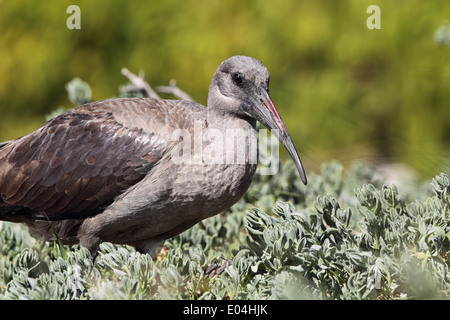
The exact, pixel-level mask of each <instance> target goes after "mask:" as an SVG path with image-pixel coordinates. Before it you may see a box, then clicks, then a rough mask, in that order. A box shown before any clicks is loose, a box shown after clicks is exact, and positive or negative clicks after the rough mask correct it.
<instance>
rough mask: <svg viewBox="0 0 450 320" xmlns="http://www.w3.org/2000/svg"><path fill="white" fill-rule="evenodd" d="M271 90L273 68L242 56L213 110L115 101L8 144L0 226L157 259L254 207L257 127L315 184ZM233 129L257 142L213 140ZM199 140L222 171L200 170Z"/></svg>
mask: <svg viewBox="0 0 450 320" xmlns="http://www.w3.org/2000/svg"><path fill="white" fill-rule="evenodd" d="M268 85H269V73H268V71H267V69H266V68H265V67H264V65H263V64H262V63H260V62H259V61H257V60H255V59H252V58H249V57H244V56H234V57H231V58H229V59H227V60H225V61H224V62H223V63H222V64H221V65H220V66H219V68H218V69H217V71H216V73H215V74H214V77H213V79H212V82H211V85H210V88H209V94H208V108H205V107H204V106H202V105H200V104H197V103H193V102H187V101H179V100H156V99H149V98H123V99H110V100H104V101H99V102H93V103H89V104H86V105H83V106H80V107H77V108H74V109H72V110H69V111H67V112H65V113H64V114H62V115H60V116H58V117H56V118H54V119H52V120H50V121H49V122H47V123H46V124H45V125H44V126H43V127H41V128H40V129H38V130H36V131H35V132H33V133H30V134H28V135H26V136H24V137H21V138H18V139H16V140H12V141H8V142H4V143H2V144H0V220H6V221H12V222H22V223H25V224H27V225H28V227H29V228H30V230H31V232H32V233H33V234H35V235H37V236H39V237H41V238H43V239H44V240H48V241H51V240H55V236H54V232H53V231H52V228H51V226H50V222H49V221H48V220H50V221H51V224H52V225H53V227H54V228H55V230H56V231H57V233H58V236H59V237H60V238H61V239H62V241H63V243H66V244H77V243H80V244H81V245H82V246H84V247H86V248H88V249H89V250H90V251H91V252H92V254H93V255H94V256H95V255H96V252H97V250H98V246H99V244H100V243H101V242H102V241H109V242H112V243H117V244H128V245H132V246H134V247H136V248H137V249H138V250H140V251H142V252H149V253H152V251H154V250H155V249H156V248H157V247H158V246H159V245H160V244H161V242H163V241H164V240H165V239H167V238H170V237H172V236H175V235H177V234H179V233H181V232H183V231H184V230H186V229H188V228H190V227H192V226H193V225H195V224H196V223H198V222H199V221H201V220H203V219H205V218H207V217H210V216H213V215H215V214H218V213H220V212H221V211H223V210H225V209H227V208H229V207H230V206H231V205H233V204H234V203H235V202H237V201H238V200H239V199H240V198H241V197H242V195H243V194H244V193H245V191H246V190H247V189H248V187H249V186H250V183H251V181H252V178H253V175H254V173H255V169H256V163H255V162H254V161H252V159H251V156H252V154H254V152H255V150H254V149H255V148H256V146H257V145H256V143H255V141H254V139H256V137H255V135H254V133H255V124H256V120H258V121H260V122H261V123H262V124H263V125H265V126H266V127H268V128H269V129H271V130H272V129H278V130H279V139H280V141H281V142H282V143H283V144H284V145H285V146H286V148H287V150H288V151H289V153H290V154H291V156H292V157H293V160H294V162H295V164H296V166H297V168H298V171H299V174H300V176H301V178H302V180H303V182H304V183H305V184H306V177H305V174H304V171H303V167H302V164H301V162H300V158H299V157H298V154H297V151H296V150H295V147H294V145H293V143H292V140H291V138H290V137H289V134H288V132H287V130H286V127H285V126H284V124H283V121H282V120H281V118H280V116H279V115H278V112H277V111H276V109H275V106H274V105H273V103H272V101H271V99H270V97H269V93H268V89H269V88H268ZM230 129H233V130H237V131H238V132H239V133H249V132H250V133H253V134H238V135H237V136H236V137H234V138H233V139H236V141H235V143H234V142H233V141H231V142H233V143H230V139H228V141H227V140H226V139H222V140H221V139H218V138H217V136H216V138H208V137H205V136H204V135H202V134H204V133H205V132H209V133H211V132H212V133H223V137H225V136H227V135H226V134H225V132H228V131H227V130H230ZM180 132H181V133H184V134H189V135H190V137H192V138H193V140H194V142H193V143H189V144H187V147H186V148H184V147H185V146H186V144H183V143H186V142H188V141H187V139H186V135H185V136H183V137H182V138H181V135H177V134H176V133H180ZM199 132H200V134H201V135H200V137H201V142H202V143H203V144H202V148H203V149H201V150H203V151H205V150H208V152H209V155H212V156H213V158H214V159H215V161H209V158H207V157H203V158H202V157H201V156H202V154H200V160H199V158H198V156H199V155H198V154H197V153H198V152H197V151H198V149H196V148H198V145H196V142H195V139H196V137H197V138H198V134H199ZM196 135H197V136H196ZM185 140H186V141H185ZM189 142H192V141H189ZM197 142H198V140H197ZM230 145H231V148H232V149H233V150H237V149H239V145H244V146H245V147H246V148H244V149H239V150H244V151H243V153H242V152H241V153H242V154H241V155H242V156H243V158H242V159H243V160H242V159H241V161H237V155H238V153H236V154H234V158H233V157H232V160H234V161H230V158H227V155H228V153H227V150H228V149H227V148H230ZM180 146H184V147H183V148H180ZM180 150H181V151H182V152H181V153H180ZM186 151H189V152H192V154H191V155H192V157H191V158H186V159H190V160H191V161H190V162H189V161H180V158H179V157H178V156H180V154H183V155H185V154H187V155H189V152H186ZM196 152H197V153H196ZM196 157H197V158H196ZM183 159H185V158H183Z"/></svg>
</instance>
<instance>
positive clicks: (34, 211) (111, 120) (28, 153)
mask: <svg viewBox="0 0 450 320" xmlns="http://www.w3.org/2000/svg"><path fill="white" fill-rule="evenodd" d="M111 101H113V100H111ZM111 101H109V102H108V100H106V101H105V102H101V103H98V102H97V103H95V104H91V105H87V106H82V107H79V108H75V109H72V110H70V111H69V112H66V113H64V114H62V115H60V116H59V117H57V118H54V119H52V120H50V121H49V122H47V123H46V124H45V125H44V126H43V127H41V128H40V129H38V130H37V131H35V132H33V133H31V134H29V135H26V136H24V137H22V138H19V139H16V140H13V141H10V142H7V143H3V144H0V216H3V218H4V217H5V215H10V216H9V218H8V217H6V220H11V221H15V220H14V218H13V216H14V215H16V216H17V218H18V219H16V220H17V221H20V216H21V215H27V216H30V215H32V216H33V217H35V218H45V216H48V217H49V218H50V219H55V220H56V219H65V218H83V217H87V216H91V215H94V214H96V213H98V212H99V211H100V210H102V208H104V207H105V206H107V205H109V204H110V203H112V202H113V200H114V198H115V197H116V196H117V195H119V194H121V193H122V192H123V191H124V190H126V189H127V188H129V187H130V186H132V185H134V184H135V183H137V182H138V181H140V180H141V179H142V178H143V177H144V176H145V175H146V174H147V173H148V172H149V171H150V170H151V169H152V167H153V166H154V165H155V164H156V163H157V162H158V161H159V160H160V159H161V158H162V156H163V154H164V151H165V148H166V147H167V144H168V141H167V139H166V137H163V136H161V135H159V134H158V133H157V132H158V130H157V129H156V130H153V131H152V130H150V129H149V128H147V129H145V128H142V127H141V128H139V127H137V126H135V125H133V123H132V121H127V120H117V118H116V117H115V116H114V112H116V111H117V110H118V109H117V108H122V109H121V110H120V113H122V114H125V113H126V114H127V115H128V117H129V118H130V119H133V118H136V117H142V116H143V114H144V113H145V112H144V113H142V114H136V111H135V110H138V109H139V103H138V102H136V101H135V100H132V99H129V100H126V99H124V100H122V101H120V103H119V102H117V101H115V102H114V101H113V102H111ZM130 101H131V102H130ZM149 101H150V100H149ZM147 102H148V101H147ZM148 103H149V104H150V105H151V101H150V102H148ZM130 106H131V108H130ZM147 107H148V106H143V107H142V108H143V109H148V110H150V111H151V112H147V114H148V115H149V117H151V116H155V115H157V114H158V112H159V113H161V112H163V111H164V110H160V111H158V110H157V108H156V107H158V106H156V107H155V108H153V109H151V108H147ZM142 108H141V109H142ZM133 110H134V111H133ZM133 113H135V114H133ZM161 118H162V119H163V120H164V117H161ZM150 120H151V119H150ZM141 121H142V119H141ZM44 213H45V215H44ZM0 218H2V217H0Z"/></svg>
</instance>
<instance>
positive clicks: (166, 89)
mask: <svg viewBox="0 0 450 320" xmlns="http://www.w3.org/2000/svg"><path fill="white" fill-rule="evenodd" d="M156 90H157V91H158V92H161V93H168V94H172V95H174V96H175V97H177V98H179V99H181V100H188V101H194V99H192V97H191V96H190V95H188V94H187V93H186V92H184V91H183V90H181V89H180V88H178V87H177V81H176V80H174V79H172V80H170V82H169V85H168V86H159V87H156Z"/></svg>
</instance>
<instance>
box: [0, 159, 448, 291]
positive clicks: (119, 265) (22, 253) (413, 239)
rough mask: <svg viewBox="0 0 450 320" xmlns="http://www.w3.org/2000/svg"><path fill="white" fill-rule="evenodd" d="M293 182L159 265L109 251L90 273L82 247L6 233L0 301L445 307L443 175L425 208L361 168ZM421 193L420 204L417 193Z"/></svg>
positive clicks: (248, 200) (261, 190)
mask: <svg viewBox="0 0 450 320" xmlns="http://www.w3.org/2000/svg"><path fill="white" fill-rule="evenodd" d="M292 176H295V168H293V167H292V166H290V165H283V166H282V168H281V172H280V177H278V178H275V177H272V178H268V177H267V176H256V179H255V180H256V181H255V183H254V184H253V185H252V187H251V188H250V190H249V192H248V193H247V194H246V195H245V197H244V198H243V199H242V200H241V201H239V202H238V203H237V204H236V205H235V206H233V207H232V208H230V209H229V210H227V212H226V213H225V214H223V215H218V216H215V217H212V218H210V219H207V220H205V221H203V222H202V223H200V224H197V225H196V226H194V227H193V228H191V229H189V230H187V231H186V232H184V233H183V234H181V235H179V236H176V237H174V238H172V239H169V240H168V241H166V243H165V247H164V249H163V250H162V251H161V253H160V254H159V255H158V256H157V257H156V258H152V257H151V256H150V255H147V254H140V253H138V252H136V251H135V250H134V249H133V248H131V247H128V246H118V245H113V244H110V243H103V244H102V245H101V246H100V252H99V255H98V257H97V259H96V261H95V263H93V262H92V260H91V258H90V253H89V252H88V251H87V250H86V249H84V248H80V247H79V246H73V247H66V249H67V250H66V251H67V253H66V256H65V257H63V256H61V254H60V249H59V248H58V246H56V245H53V244H45V243H42V242H40V241H38V240H35V239H33V238H32V237H30V236H29V234H28V233H27V231H26V228H24V227H23V226H21V225H15V224H9V223H2V225H1V227H0V228H1V229H0V231H1V232H0V250H1V252H0V298H1V299H410V298H446V297H448V293H449V290H450V272H449V270H448V266H449V258H450V254H449V252H450V223H449V219H450V218H449V217H450V215H449V204H450V180H449V177H448V176H447V175H446V174H440V175H439V176H437V177H436V178H434V179H433V181H432V182H431V183H429V184H428V189H429V190H428V191H427V194H428V196H427V198H426V199H425V200H407V199H414V193H413V188H411V187H410V188H409V189H408V193H407V194H405V193H402V192H401V190H400V188H398V187H396V186H395V185H392V186H388V185H383V184H382V176H380V175H377V174H375V173H374V172H373V171H372V168H370V167H368V166H366V167H364V165H362V164H357V165H355V166H354V167H352V168H350V170H348V172H347V173H344V171H343V170H342V166H341V165H340V164H339V163H336V162H331V163H328V164H324V166H323V168H322V171H321V174H320V175H316V176H314V175H312V177H311V178H310V181H311V183H310V184H309V185H308V188H304V187H303V186H302V185H301V184H298V183H296V182H295V181H296V180H295V179H292ZM283 177H284V178H283ZM358 181H360V182H361V183H360V184H358ZM291 182H292V183H291ZM268 186H269V187H268ZM283 188H284V190H285V191H283ZM270 190H273V193H270V192H271V191H270ZM418 190H420V192H421V194H420V196H421V197H419V196H418V197H416V198H422V196H423V194H422V190H423V186H422V185H421V186H420V187H419V188H418ZM274 194H276V197H274ZM255 199H257V200H256V201H253V200H255ZM255 203H259V204H260V205H261V206H260V207H258V206H255Z"/></svg>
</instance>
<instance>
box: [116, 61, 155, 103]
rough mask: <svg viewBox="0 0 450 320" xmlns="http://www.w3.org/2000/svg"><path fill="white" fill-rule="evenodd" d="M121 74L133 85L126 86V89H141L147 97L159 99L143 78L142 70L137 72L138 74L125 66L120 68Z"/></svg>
mask: <svg viewBox="0 0 450 320" xmlns="http://www.w3.org/2000/svg"><path fill="white" fill-rule="evenodd" d="M121 72H122V74H123V75H124V76H125V77H126V78H128V80H130V81H131V83H132V84H133V85H134V86H135V87H131V88H126V89H125V90H127V91H143V92H144V93H145V94H146V95H147V97H150V98H155V99H160V97H159V95H158V94H157V93H156V92H155V91H154V90H153V89H152V87H151V86H150V85H149V84H148V83H147V82H146V81H145V80H144V72H143V71H141V72H139V76H136V75H135V74H134V73H132V72H131V71H129V70H128V69H127V68H122V71H121Z"/></svg>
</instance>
